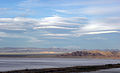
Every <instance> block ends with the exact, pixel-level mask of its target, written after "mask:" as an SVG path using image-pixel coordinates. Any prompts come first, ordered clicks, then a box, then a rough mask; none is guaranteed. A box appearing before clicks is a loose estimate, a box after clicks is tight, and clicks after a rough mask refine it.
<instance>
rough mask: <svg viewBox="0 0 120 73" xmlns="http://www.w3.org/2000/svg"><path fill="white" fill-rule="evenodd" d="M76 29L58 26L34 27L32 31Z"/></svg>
mask: <svg viewBox="0 0 120 73" xmlns="http://www.w3.org/2000/svg"><path fill="white" fill-rule="evenodd" d="M49 28H51V29H77V28H69V27H60V26H41V27H34V29H49Z"/></svg>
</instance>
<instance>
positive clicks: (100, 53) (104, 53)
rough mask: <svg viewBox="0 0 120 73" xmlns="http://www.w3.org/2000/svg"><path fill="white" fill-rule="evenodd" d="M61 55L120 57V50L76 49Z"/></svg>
mask: <svg viewBox="0 0 120 73" xmlns="http://www.w3.org/2000/svg"><path fill="white" fill-rule="evenodd" d="M60 56H80V57H83V56H84V57H87V56H91V57H98V56H99V57H120V52H119V51H100V50H83V51H76V52H71V53H65V54H61V55H60Z"/></svg>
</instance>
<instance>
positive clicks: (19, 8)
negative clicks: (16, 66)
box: [0, 0, 120, 49]
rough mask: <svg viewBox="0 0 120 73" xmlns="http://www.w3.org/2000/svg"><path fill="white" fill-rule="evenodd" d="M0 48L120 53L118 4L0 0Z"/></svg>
mask: <svg viewBox="0 0 120 73" xmlns="http://www.w3.org/2000/svg"><path fill="white" fill-rule="evenodd" d="M0 47H37V48H81V49H108V48H109V49H120V0H0Z"/></svg>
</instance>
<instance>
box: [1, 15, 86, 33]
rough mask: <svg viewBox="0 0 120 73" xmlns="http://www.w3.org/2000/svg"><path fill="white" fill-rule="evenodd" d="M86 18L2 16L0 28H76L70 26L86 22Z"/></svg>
mask: <svg viewBox="0 0 120 73" xmlns="http://www.w3.org/2000/svg"><path fill="white" fill-rule="evenodd" d="M86 19H87V18H85V17H71V18H65V17H60V16H52V17H45V18H42V19H33V18H23V17H15V18H0V29H5V30H24V31H25V30H28V29H45V28H56V29H76V28H70V27H69V26H71V25H80V23H79V22H81V23H84V21H86ZM58 25H59V26H58ZM64 26H65V27H64Z"/></svg>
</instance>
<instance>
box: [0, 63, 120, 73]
mask: <svg viewBox="0 0 120 73" xmlns="http://www.w3.org/2000/svg"><path fill="white" fill-rule="evenodd" d="M111 68H120V64H106V65H95V66H75V67H65V68H46V69H25V70H16V71H8V72H0V73H78V72H79V73H80V72H91V71H98V70H103V69H111Z"/></svg>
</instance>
